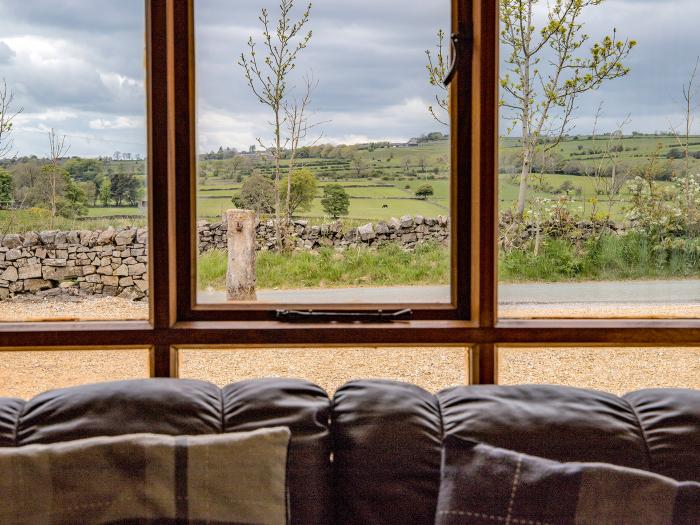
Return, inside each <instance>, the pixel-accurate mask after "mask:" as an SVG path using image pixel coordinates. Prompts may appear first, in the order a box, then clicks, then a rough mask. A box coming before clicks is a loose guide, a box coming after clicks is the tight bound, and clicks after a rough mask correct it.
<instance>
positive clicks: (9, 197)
mask: <svg viewBox="0 0 700 525" xmlns="http://www.w3.org/2000/svg"><path fill="white" fill-rule="evenodd" d="M13 195H14V184H13V182H12V175H10V174H9V173H8V172H7V170H5V169H3V168H0V210H7V209H9V208H11V207H12V204H13V202H14V197H13Z"/></svg>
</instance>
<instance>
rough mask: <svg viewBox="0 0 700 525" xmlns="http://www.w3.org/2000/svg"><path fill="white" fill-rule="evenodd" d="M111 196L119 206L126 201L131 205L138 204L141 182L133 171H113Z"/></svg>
mask: <svg viewBox="0 0 700 525" xmlns="http://www.w3.org/2000/svg"><path fill="white" fill-rule="evenodd" d="M109 188H110V190H109V197H110V199H112V200H113V201H114V202H115V203H116V205H117V206H121V205H122V204H123V203H124V202H126V203H128V204H129V205H131V206H136V205H137V204H138V199H139V194H140V193H141V184H140V183H139V181H138V179H137V178H136V176H135V175H134V174H133V173H123V172H122V173H112V174H111V175H110V176H109Z"/></svg>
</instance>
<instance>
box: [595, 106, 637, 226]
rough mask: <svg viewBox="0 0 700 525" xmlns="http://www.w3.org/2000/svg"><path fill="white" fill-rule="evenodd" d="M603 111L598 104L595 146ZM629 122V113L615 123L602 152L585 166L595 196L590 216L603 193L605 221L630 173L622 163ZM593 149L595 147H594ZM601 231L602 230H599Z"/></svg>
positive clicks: (610, 214) (610, 213)
mask: <svg viewBox="0 0 700 525" xmlns="http://www.w3.org/2000/svg"><path fill="white" fill-rule="evenodd" d="M602 113H603V104H602V103H601V104H599V105H598V109H597V110H596V115H595V120H594V122H593V135H592V136H591V139H592V142H591V143H592V144H593V145H594V146H595V144H596V142H599V136H598V121H599V120H600V117H601V115H602ZM630 122H631V118H630V115H627V116H626V117H625V118H624V120H622V122H619V123H618V124H617V127H616V128H615V131H614V132H612V133H610V134H608V135H607V136H606V137H605V145H604V148H603V150H602V154H601V155H600V158H599V159H598V161H597V162H595V163H594V164H593V166H592V168H591V167H586V168H585V171H584V173H585V175H586V176H587V177H589V178H590V179H591V181H592V182H593V190H594V191H595V194H596V195H595V196H594V197H593V199H592V200H591V204H592V210H591V216H595V215H596V213H597V209H598V195H605V197H606V199H607V203H608V206H607V214H606V216H605V220H606V222H608V221H609V220H610V217H611V216H612V209H613V207H614V206H615V204H617V203H618V202H619V200H620V192H621V191H622V188H623V186H624V185H625V183H626V182H627V181H628V180H629V178H630V176H631V173H630V170H629V167H627V168H626V167H625V166H624V165H623V163H622V152H623V151H624V145H623V140H624V138H625V133H624V131H625V127H626V126H628V125H629V124H630ZM594 149H595V148H594ZM601 233H602V232H601Z"/></svg>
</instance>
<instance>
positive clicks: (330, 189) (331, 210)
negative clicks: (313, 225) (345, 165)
mask: <svg viewBox="0 0 700 525" xmlns="http://www.w3.org/2000/svg"><path fill="white" fill-rule="evenodd" d="M321 206H323V211H325V212H326V214H328V215H329V216H331V217H333V218H334V219H337V218H338V217H340V216H341V215H347V214H348V210H349V208H350V197H348V194H347V192H346V191H345V188H343V187H342V186H341V185H340V184H329V185H328V186H326V187H324V188H323V198H322V199H321Z"/></svg>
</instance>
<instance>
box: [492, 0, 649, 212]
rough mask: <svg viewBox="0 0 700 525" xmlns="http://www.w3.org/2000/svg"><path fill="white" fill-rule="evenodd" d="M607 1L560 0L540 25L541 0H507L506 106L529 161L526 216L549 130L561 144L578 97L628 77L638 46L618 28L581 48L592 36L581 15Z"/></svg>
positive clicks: (523, 178) (523, 189)
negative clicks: (628, 63) (531, 179)
mask: <svg viewBox="0 0 700 525" xmlns="http://www.w3.org/2000/svg"><path fill="white" fill-rule="evenodd" d="M603 2H604V0H556V1H554V2H550V3H548V4H547V7H546V18H545V23H544V25H543V26H542V27H537V26H536V24H535V12H536V11H537V10H538V9H539V6H538V4H539V3H540V0H501V24H502V25H501V27H502V30H501V44H502V46H503V48H504V49H505V52H504V68H503V69H504V70H505V74H504V75H502V78H501V90H502V92H503V94H504V98H503V100H501V106H502V107H503V108H506V109H507V110H509V111H508V113H507V114H505V115H504V116H505V118H507V119H508V120H510V121H511V122H512V126H513V127H515V126H517V125H520V128H521V129H520V132H521V137H522V144H521V146H522V153H523V164H522V170H521V175H520V189H519V193H518V205H517V215H518V216H519V217H522V215H523V212H524V211H525V200H526V196H527V189H528V179H529V177H530V174H531V172H532V165H531V164H532V160H533V156H534V154H535V150H536V148H537V146H538V145H539V144H540V141H541V137H543V136H544V134H547V133H548V134H551V135H552V136H553V139H552V140H549V141H547V145H546V149H552V148H554V147H556V146H557V145H558V144H559V142H560V141H561V139H562V137H563V136H564V135H565V134H566V133H567V132H568V131H569V128H570V123H571V118H572V114H573V112H574V110H575V108H576V101H577V99H578V97H579V96H580V95H581V94H583V93H586V92H589V91H593V90H596V89H598V88H599V87H600V86H601V84H602V83H603V82H605V81H607V80H611V79H615V78H619V77H623V76H625V75H627V73H629V68H627V67H625V66H624V65H623V60H624V59H625V58H626V57H627V56H628V55H629V53H630V51H631V50H632V48H634V46H635V45H636V42H635V41H634V40H619V39H618V38H617V32H616V30H613V33H612V36H605V37H604V38H603V39H602V40H601V41H600V42H595V43H594V44H593V45H592V46H591V47H590V49H589V51H588V54H587V55H586V54H584V53H582V52H580V50H581V48H582V47H583V46H584V45H585V44H586V42H587V41H588V40H589V36H588V35H587V34H585V33H583V32H582V30H583V22H582V21H581V18H582V17H583V14H584V12H585V11H586V10H587V9H588V8H589V7H594V6H599V5H601V4H602V3H603Z"/></svg>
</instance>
